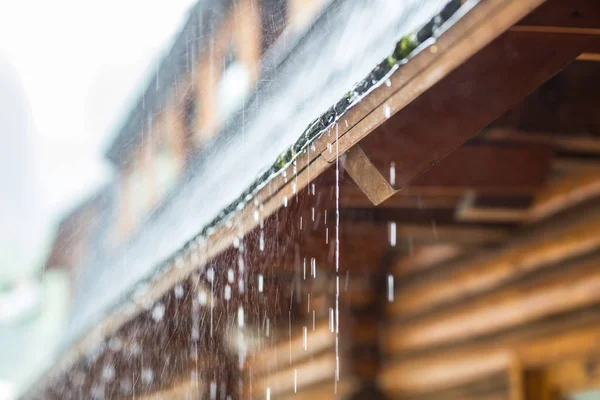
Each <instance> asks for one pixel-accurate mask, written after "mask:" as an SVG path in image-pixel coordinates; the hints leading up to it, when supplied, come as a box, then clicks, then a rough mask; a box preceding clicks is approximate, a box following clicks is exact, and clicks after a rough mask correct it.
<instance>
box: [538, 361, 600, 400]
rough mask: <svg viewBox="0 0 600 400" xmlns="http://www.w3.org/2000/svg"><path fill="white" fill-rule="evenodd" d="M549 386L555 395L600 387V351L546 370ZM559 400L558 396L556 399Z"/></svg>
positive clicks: (558, 363) (555, 364) (560, 363)
mask: <svg viewBox="0 0 600 400" xmlns="http://www.w3.org/2000/svg"><path fill="white" fill-rule="evenodd" d="M545 374H546V379H547V381H548V385H549V386H550V387H551V388H552V389H554V392H555V393H565V394H566V393H569V392H578V391H582V392H583V391H587V390H590V389H592V388H598V387H600V351H599V349H595V350H594V351H592V352H590V353H589V354H586V355H582V356H580V357H577V358H574V359H570V360H564V361H561V362H557V363H554V364H552V365H550V366H548V367H547V369H546V370H545ZM556 398H558V396H557V397H556Z"/></svg>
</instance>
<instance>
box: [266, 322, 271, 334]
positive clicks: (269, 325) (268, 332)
mask: <svg viewBox="0 0 600 400" xmlns="http://www.w3.org/2000/svg"><path fill="white" fill-rule="evenodd" d="M270 335H271V320H270V319H269V318H267V337H269V336H270Z"/></svg>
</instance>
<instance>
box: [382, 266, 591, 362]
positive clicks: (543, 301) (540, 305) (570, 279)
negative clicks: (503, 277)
mask: <svg viewBox="0 0 600 400" xmlns="http://www.w3.org/2000/svg"><path fill="white" fill-rule="evenodd" d="M598 262H600V260H599V259H598V258H594V259H591V260H588V261H587V262H586V263H584V264H583V265H578V266H577V268H575V266H568V267H567V268H565V270H566V271H561V273H560V274H558V273H557V274H553V275H550V276H547V277H545V278H544V279H540V280H538V281H534V282H531V283H528V284H526V285H519V286H514V287H510V288H507V289H505V290H504V291H502V292H498V293H495V294H490V295H488V296H485V297H481V298H478V299H476V300H471V301H470V302H469V303H468V304H463V305H461V306H459V307H454V308H453V309H451V310H449V311H446V312H442V313H436V314H432V315H429V316H427V317H424V318H422V319H420V320H418V322H416V323H412V324H408V325H406V326H405V328H404V329H403V330H402V331H400V332H398V335H397V337H396V338H395V339H394V342H393V347H394V349H395V350H397V351H401V352H402V351H404V352H408V351H418V350H422V349H425V348H428V347H433V346H442V345H448V344H450V343H454V342H462V341H467V340H471V339H474V338H477V337H481V336H483V335H491V334H495V333H498V332H501V331H504V330H507V329H511V328H514V327H517V326H519V325H522V324H526V323H530V322H533V321H535V320H539V319H542V318H545V317H550V316H553V315H556V314H559V313H562V312H568V311H572V310H575V309H578V308H581V307H586V306H590V305H593V304H597V303H599V302H600V270H599V269H598V268H597V265H598ZM400 302H402V299H398V300H396V301H395V303H394V304H398V303H400Z"/></svg>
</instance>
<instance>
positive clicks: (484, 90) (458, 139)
mask: <svg viewBox="0 0 600 400" xmlns="http://www.w3.org/2000/svg"><path fill="white" fill-rule="evenodd" d="M584 42H585V40H584V39H581V38H578V37H577V38H575V37H571V36H569V37H557V36H552V35H550V36H549V35H536V34H531V33H526V34H521V33H519V32H508V33H506V34H504V35H502V36H501V37H500V38H498V39H497V40H496V41H494V42H493V43H492V44H490V45H489V46H488V47H486V48H484V49H483V50H481V51H480V52H479V53H478V54H477V55H475V56H474V57H473V59H472V60H470V62H468V63H466V64H464V65H463V66H461V67H460V68H458V69H457V70H455V71H453V72H452V73H451V74H449V75H448V76H447V77H446V78H444V79H443V80H442V81H441V82H439V83H438V86H437V89H439V91H438V90H436V91H435V93H434V92H426V93H424V94H423V95H422V96H420V97H419V98H418V99H416V100H415V101H414V102H412V103H411V104H410V105H408V106H407V107H405V108H404V109H403V110H401V111H400V112H398V113H397V114H396V115H394V116H392V117H391V118H390V119H388V120H387V121H386V122H385V123H383V124H382V125H381V126H380V127H379V128H378V129H377V130H376V131H375V132H373V133H372V134H371V135H369V136H368V137H366V138H365V139H363V140H362V141H361V147H362V149H363V151H364V152H365V154H366V155H367V156H368V157H369V158H370V159H371V161H372V162H373V164H374V165H375V166H377V168H378V169H379V170H380V172H381V173H382V175H383V176H386V175H387V174H388V171H389V169H390V165H391V163H392V162H394V165H395V168H396V174H395V185H393V186H394V187H395V188H396V189H401V188H403V187H405V186H407V185H409V184H411V183H412V182H413V181H414V180H415V178H416V177H417V176H419V175H421V174H422V173H424V172H425V171H427V170H428V169H430V168H432V166H435V165H436V164H438V163H439V162H440V161H441V160H442V159H444V158H445V157H446V156H448V155H449V154H450V153H452V152H453V151H454V150H456V149H457V147H459V146H460V145H461V144H462V143H463V142H465V141H466V140H467V139H469V138H471V137H473V136H474V135H476V134H477V133H478V132H479V131H480V130H481V129H483V128H485V127H486V126H487V125H488V124H489V123H490V122H492V121H493V120H495V119H496V118H498V117H500V116H501V115H502V114H503V113H504V112H505V111H507V110H509V109H510V108H511V107H512V106H514V105H515V104H517V103H518V102H519V101H520V100H521V99H522V98H524V97H525V96H526V95H527V94H529V93H530V92H531V91H533V90H534V89H535V88H537V87H538V86H539V85H541V84H542V83H543V82H544V81H545V80H546V79H548V78H550V77H551V76H553V75H554V74H555V73H556V72H558V71H559V70H560V69H562V68H563V67H564V66H565V65H566V64H567V63H568V62H570V61H571V60H573V59H574V58H575V57H577V55H578V54H579V53H580V50H579V49H580V47H581V46H582V45H583V44H584ZM541 43H544V44H543V45H541ZM506 48H511V52H506V51H505V49H506ZM543 49H544V50H543ZM507 83H510V84H507ZM465 88H469V90H465ZM489 93H494V96H493V97H492V98H491V97H490V96H489ZM465 105H469V106H465ZM442 110H443V113H442ZM432 115H435V116H436V118H431V116H432ZM400 132H401V134H399V133H400ZM382 149H394V151H386V152H384V151H382ZM515 151H516V150H515ZM473 170H477V169H475V168H473ZM521 172H523V171H521ZM457 176H458V175H457ZM486 183H488V184H489V181H488V182H486Z"/></svg>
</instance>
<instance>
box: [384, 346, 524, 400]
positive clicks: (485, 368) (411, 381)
mask: <svg viewBox="0 0 600 400" xmlns="http://www.w3.org/2000/svg"><path fill="white" fill-rule="evenodd" d="M513 359H514V355H513V354H512V353H511V352H510V351H507V350H504V349H498V350H496V349H490V351H489V352H488V353H487V354H486V355H485V356H481V355H480V354H467V353H463V354H459V355H457V356H454V355H451V356H447V357H435V358H430V359H423V360H411V361H410V362H397V363H391V364H390V365H388V366H387V368H385V369H384V370H383V371H382V373H381V375H380V378H379V383H380V385H381V387H382V388H384V390H385V391H386V392H390V393H398V394H401V395H405V396H407V395H416V394H419V393H431V392H435V391H438V390H443V389H448V388H451V387H453V386H458V385H462V384H468V383H469V382H473V381H475V380H477V379H481V378H483V377H486V376H490V375H495V374H500V373H507V372H508V370H509V368H510V366H511V364H512V362H513Z"/></svg>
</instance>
